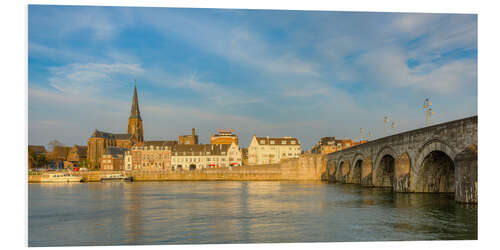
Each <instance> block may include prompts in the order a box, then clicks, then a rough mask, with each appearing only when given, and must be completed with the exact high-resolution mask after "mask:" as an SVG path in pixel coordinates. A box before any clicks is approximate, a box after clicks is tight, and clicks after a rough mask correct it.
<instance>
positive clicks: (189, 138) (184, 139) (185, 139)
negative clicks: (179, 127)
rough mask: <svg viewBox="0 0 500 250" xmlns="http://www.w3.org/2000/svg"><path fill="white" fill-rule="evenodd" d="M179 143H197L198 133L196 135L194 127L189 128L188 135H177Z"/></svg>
mask: <svg viewBox="0 0 500 250" xmlns="http://www.w3.org/2000/svg"><path fill="white" fill-rule="evenodd" d="M179 144H184V145H194V144H198V135H196V133H195V130H194V128H193V129H191V134H190V135H179Z"/></svg>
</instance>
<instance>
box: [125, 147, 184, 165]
mask: <svg viewBox="0 0 500 250" xmlns="http://www.w3.org/2000/svg"><path fill="white" fill-rule="evenodd" d="M175 145H177V141H145V142H140V143H138V144H137V145H135V146H133V147H132V148H131V150H130V153H129V155H130V164H131V166H130V169H131V170H166V169H169V168H170V162H171V160H170V156H171V152H172V148H173V147H174V146H175ZM126 163H127V162H126ZM127 167H128V166H127Z"/></svg>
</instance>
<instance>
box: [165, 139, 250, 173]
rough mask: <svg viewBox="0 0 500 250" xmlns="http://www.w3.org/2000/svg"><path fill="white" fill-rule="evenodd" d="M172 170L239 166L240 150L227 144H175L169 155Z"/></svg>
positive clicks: (233, 144)
mask: <svg viewBox="0 0 500 250" xmlns="http://www.w3.org/2000/svg"><path fill="white" fill-rule="evenodd" d="M171 166H172V170H180V169H182V170H195V169H204V168H217V167H229V166H241V150H240V148H239V147H238V145H236V144H235V143H234V142H233V143H232V144H231V145H229V144H219V145H214V144H194V145H182V144H179V145H175V146H174V147H173V148H172V155H171Z"/></svg>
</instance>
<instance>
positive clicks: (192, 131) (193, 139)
mask: <svg viewBox="0 0 500 250" xmlns="http://www.w3.org/2000/svg"><path fill="white" fill-rule="evenodd" d="M191 131H192V132H191V134H192V135H193V140H194V128H193V129H192V130H191Z"/></svg>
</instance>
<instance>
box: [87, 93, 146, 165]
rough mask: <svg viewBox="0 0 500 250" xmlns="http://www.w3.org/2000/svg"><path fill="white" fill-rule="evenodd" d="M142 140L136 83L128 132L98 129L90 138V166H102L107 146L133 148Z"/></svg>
mask: <svg viewBox="0 0 500 250" xmlns="http://www.w3.org/2000/svg"><path fill="white" fill-rule="evenodd" d="M142 141H144V131H143V127H142V118H141V113H140V111H139V102H138V100H137V88H136V86H135V85H134V97H133V99H132V109H131V111H130V116H129V118H128V127H127V133H126V134H114V133H108V132H103V131H99V130H97V129H96V130H95V131H94V132H93V133H92V135H91V136H90V138H89V139H88V147H87V160H88V163H89V165H90V168H92V169H95V168H100V162H101V157H102V155H103V153H104V152H105V150H106V148H107V147H119V148H131V147H132V146H133V145H134V144H136V143H138V142H142Z"/></svg>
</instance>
